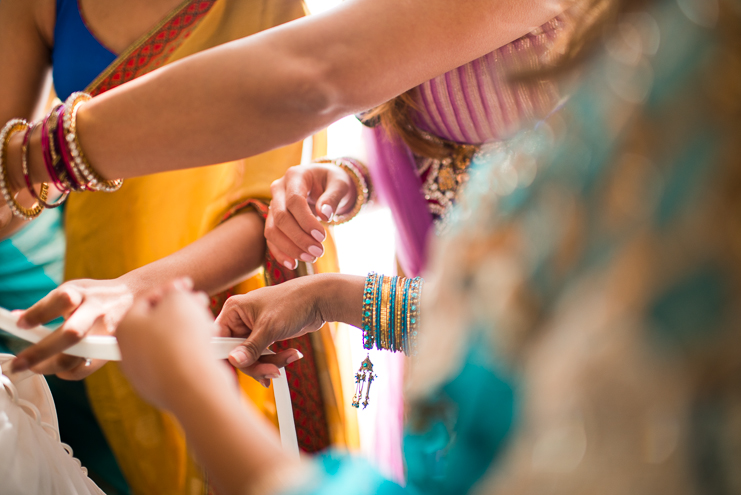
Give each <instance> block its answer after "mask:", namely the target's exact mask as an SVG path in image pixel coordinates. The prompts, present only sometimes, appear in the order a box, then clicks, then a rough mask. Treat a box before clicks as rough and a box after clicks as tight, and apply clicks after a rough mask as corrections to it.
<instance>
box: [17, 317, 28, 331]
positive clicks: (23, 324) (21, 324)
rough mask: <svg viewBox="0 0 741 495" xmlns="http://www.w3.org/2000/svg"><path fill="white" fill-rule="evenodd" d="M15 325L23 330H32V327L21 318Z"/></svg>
mask: <svg viewBox="0 0 741 495" xmlns="http://www.w3.org/2000/svg"><path fill="white" fill-rule="evenodd" d="M15 325H16V326H17V327H18V328H21V329H23V330H28V329H29V328H31V325H29V324H28V323H27V322H26V320H24V319H23V318H21V319H20V320H18V321H17V322H16V323H15Z"/></svg>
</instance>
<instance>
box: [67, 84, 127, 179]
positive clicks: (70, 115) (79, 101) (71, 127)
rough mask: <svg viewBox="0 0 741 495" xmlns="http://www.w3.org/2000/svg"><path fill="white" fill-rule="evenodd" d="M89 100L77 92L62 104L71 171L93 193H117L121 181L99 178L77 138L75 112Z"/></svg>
mask: <svg viewBox="0 0 741 495" xmlns="http://www.w3.org/2000/svg"><path fill="white" fill-rule="evenodd" d="M90 99H92V96H90V95H89V94H87V93H81V92H77V93H72V94H71V95H70V97H69V98H67V101H65V102H64V106H65V114H64V119H63V124H64V138H65V140H66V141H67V146H68V148H69V152H70V155H72V165H73V166H72V170H73V173H74V174H75V177H76V178H77V179H78V181H79V183H80V184H86V185H87V187H88V188H89V189H91V190H93V191H105V192H113V191H117V190H118V189H120V188H121V186H122V185H123V179H115V180H106V179H104V178H103V177H101V176H100V175H99V174H98V173H97V172H96V171H95V170H94V169H93V167H91V166H90V163H89V162H88V161H87V159H86V158H85V154H84V153H83V152H82V146H80V140H79V138H78V136H77V112H78V111H79V110H80V107H81V106H82V105H83V104H85V103H86V102H87V101H89V100H90Z"/></svg>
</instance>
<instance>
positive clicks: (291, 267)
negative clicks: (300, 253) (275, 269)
mask: <svg viewBox="0 0 741 495" xmlns="http://www.w3.org/2000/svg"><path fill="white" fill-rule="evenodd" d="M283 266H285V267H286V268H288V269H289V270H295V269H296V261H295V260H294V262H293V263H291V262H290V261H284V262H283Z"/></svg>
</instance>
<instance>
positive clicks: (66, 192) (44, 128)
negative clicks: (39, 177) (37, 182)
mask: <svg viewBox="0 0 741 495" xmlns="http://www.w3.org/2000/svg"><path fill="white" fill-rule="evenodd" d="M50 115H51V113H50V114H49V115H47V116H46V118H45V119H44V121H43V123H42V124H41V152H42V154H43V155H44V165H46V171H47V172H48V173H49V177H50V178H51V181H52V182H53V183H54V185H55V186H56V187H57V189H59V190H60V191H61V192H62V195H61V196H60V197H59V199H57V200H56V201H55V202H53V203H47V202H46V195H40V194H36V189H34V188H33V183H32V182H31V177H30V175H29V173H28V172H29V171H28V157H27V156H26V155H24V160H26V161H25V163H24V167H23V180H25V181H26V187H27V188H28V191H29V192H30V193H31V196H33V197H34V199H36V201H38V202H39V204H40V205H41V206H43V207H44V208H46V209H52V208H57V207H59V206H62V204H63V203H64V202H65V201H67V196H69V189H67V188H66V187H65V186H64V185H63V184H62V182H61V181H60V180H59V177H57V174H56V172H55V171H54V166H53V164H52V161H53V160H52V156H51V150H50V149H49V135H48V134H47V132H46V131H47V120H48V118H49V116H50ZM37 126H38V124H33V125H32V126H31V128H30V129H29V130H28V132H27V133H26V135H25V136H24V137H23V146H24V148H23V149H26V148H25V147H26V146H28V140H29V139H30V137H31V134H32V133H33V131H34V129H36V127H37ZM44 141H46V146H44ZM26 152H27V151H26ZM47 154H48V160H47ZM47 189H48V186H47ZM42 196H43V197H42Z"/></svg>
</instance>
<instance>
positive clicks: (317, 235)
mask: <svg viewBox="0 0 741 495" xmlns="http://www.w3.org/2000/svg"><path fill="white" fill-rule="evenodd" d="M311 237H313V238H314V239H316V240H317V242H324V239H326V237H327V236H326V235H324V234H322V233H321V232H319V231H318V230H316V229H314V230H312V231H311Z"/></svg>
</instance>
